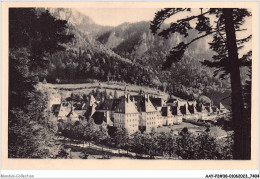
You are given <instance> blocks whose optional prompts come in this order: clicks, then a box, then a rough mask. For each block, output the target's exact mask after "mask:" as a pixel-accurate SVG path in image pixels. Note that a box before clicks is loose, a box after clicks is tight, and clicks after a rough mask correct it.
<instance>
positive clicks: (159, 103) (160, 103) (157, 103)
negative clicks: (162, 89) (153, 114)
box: [150, 98, 163, 107]
mask: <svg viewBox="0 0 260 179" xmlns="http://www.w3.org/2000/svg"><path fill="white" fill-rule="evenodd" d="M150 101H151V102H152V103H153V105H154V106H155V107H160V106H163V101H162V98H150Z"/></svg>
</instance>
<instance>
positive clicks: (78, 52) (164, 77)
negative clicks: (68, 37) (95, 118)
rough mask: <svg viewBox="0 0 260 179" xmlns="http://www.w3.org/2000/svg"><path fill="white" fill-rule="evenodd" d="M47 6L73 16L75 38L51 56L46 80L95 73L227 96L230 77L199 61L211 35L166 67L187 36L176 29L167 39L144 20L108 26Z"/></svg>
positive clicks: (80, 79) (188, 95)
mask: <svg viewBox="0 0 260 179" xmlns="http://www.w3.org/2000/svg"><path fill="white" fill-rule="evenodd" d="M49 10H50V12H51V13H52V14H53V15H54V16H55V17H56V18H60V19H65V20H67V21H68V22H69V30H68V33H72V34H74V36H75V38H74V40H73V42H72V43H69V44H67V45H66V49H67V50H66V51H65V52H62V53H59V52H58V53H56V54H54V55H52V56H51V57H50V59H51V63H50V65H49V67H48V70H47V72H46V73H47V81H48V82H51V83H75V82H77V83H85V82H87V81H88V80H89V79H96V80H98V81H101V82H102V81H103V82H106V81H117V82H122V83H124V82H126V83H129V84H136V85H141V86H150V87H154V88H158V89H160V90H162V91H167V92H168V93H169V94H174V95H176V96H178V97H181V98H184V99H194V98H195V99H196V98H197V96H199V95H201V94H204V95H209V96H211V97H213V98H214V95H211V94H212V92H213V93H214V92H215V93H216V94H219V96H220V97H221V98H222V97H223V98H224V97H226V91H227V88H229V86H230V85H229V82H228V81H227V80H225V81H221V80H219V79H218V78H215V77H213V71H214V69H210V68H207V67H205V66H202V65H201V63H200V62H201V61H203V60H204V59H209V58H211V56H212V54H213V52H212V51H210V50H207V49H208V47H207V43H208V39H206V40H202V41H199V42H198V43H195V44H193V45H192V46H191V47H190V48H189V49H188V50H187V51H186V53H185V56H184V59H183V60H181V61H180V62H178V63H175V64H173V65H172V67H171V68H170V70H169V71H162V70H161V66H162V62H163V61H164V60H165V57H166V56H167V54H168V53H169V50H170V49H171V48H172V47H174V46H175V45H176V44H178V43H179V42H180V41H183V40H184V39H183V37H182V36H180V35H178V34H173V35H171V36H170V37H169V38H168V39H164V38H162V37H159V36H154V35H153V34H151V32H150V29H149V27H150V22H145V21H142V22H137V23H123V24H121V25H119V26H117V27H105V26H100V25H97V24H96V23H95V22H94V21H93V20H92V19H91V18H89V17H87V16H85V15H83V14H81V13H79V12H77V11H76V10H72V9H62V8H59V9H49ZM163 27H167V25H165V24H164V25H163ZM196 35H197V34H196V32H195V31H193V32H190V37H189V38H188V39H187V41H189V40H190V39H192V38H193V37H195V36H196ZM228 93H229V92H228ZM221 94H223V95H221ZM224 94H225V95H224ZM216 101H219V99H217V100H216Z"/></svg>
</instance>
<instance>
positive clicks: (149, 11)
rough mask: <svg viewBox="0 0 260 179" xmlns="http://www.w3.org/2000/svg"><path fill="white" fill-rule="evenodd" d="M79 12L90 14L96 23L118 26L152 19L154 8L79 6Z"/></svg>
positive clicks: (155, 10)
mask: <svg viewBox="0 0 260 179" xmlns="http://www.w3.org/2000/svg"><path fill="white" fill-rule="evenodd" d="M77 10H78V11H79V12H81V13H82V14H85V15H87V16H89V17H90V18H91V19H92V20H93V21H94V22H95V23H96V24H99V25H105V26H117V25H120V24H122V23H124V22H131V23H133V22H139V21H151V20H153V18H154V15H155V12H157V11H158V10H160V9H154V8H77Z"/></svg>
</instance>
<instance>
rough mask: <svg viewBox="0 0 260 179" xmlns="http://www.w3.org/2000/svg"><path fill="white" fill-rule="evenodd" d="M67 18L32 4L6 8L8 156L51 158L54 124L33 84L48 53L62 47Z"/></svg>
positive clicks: (62, 48) (64, 39)
mask: <svg viewBox="0 0 260 179" xmlns="http://www.w3.org/2000/svg"><path fill="white" fill-rule="evenodd" d="M66 23H67V21H63V20H57V19H55V18H54V17H52V16H51V15H50V13H49V12H48V11H42V12H38V11H37V10H36V9H34V8H10V9H9V96H8V97H9V103H8V105H9V106H8V107H9V114H8V124H9V125H8V156H9V157H11V158H49V157H52V158H55V155H56V154H55V152H59V150H58V149H55V146H58V145H55V143H56V140H55V136H54V134H55V132H56V129H55V126H53V123H52V122H51V121H50V120H49V118H50V114H49V113H48V112H46V110H45V109H46V107H47V106H46V105H47V95H46V94H45V93H44V91H43V90H37V89H36V88H35V86H36V84H37V83H38V81H39V80H38V79H39V72H40V71H42V70H44V69H45V67H46V66H47V64H48V63H49V61H48V56H49V55H50V54H52V53H54V52H56V51H59V50H64V47H63V46H62V44H63V43H66V42H69V41H70V40H71V39H72V37H73V35H68V34H66V32H65V30H66V28H67V24H66ZM57 155H58V153H57Z"/></svg>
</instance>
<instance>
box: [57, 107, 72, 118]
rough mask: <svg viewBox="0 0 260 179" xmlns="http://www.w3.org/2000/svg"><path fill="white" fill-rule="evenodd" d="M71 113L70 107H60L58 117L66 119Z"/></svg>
mask: <svg viewBox="0 0 260 179" xmlns="http://www.w3.org/2000/svg"><path fill="white" fill-rule="evenodd" d="M70 111H71V107H70V106H63V105H61V106H60V110H59V114H58V116H59V117H66V116H67V115H68V114H69V113H70Z"/></svg>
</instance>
